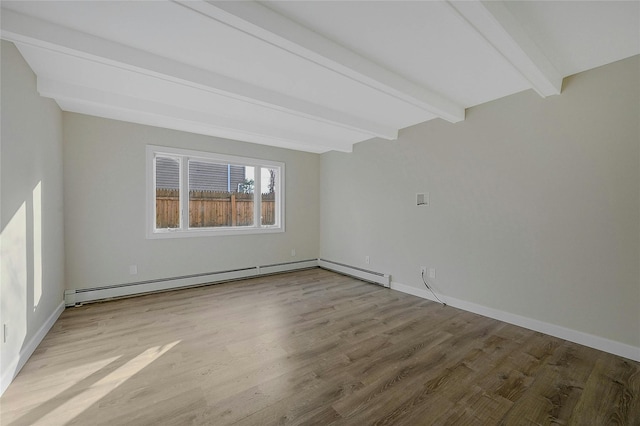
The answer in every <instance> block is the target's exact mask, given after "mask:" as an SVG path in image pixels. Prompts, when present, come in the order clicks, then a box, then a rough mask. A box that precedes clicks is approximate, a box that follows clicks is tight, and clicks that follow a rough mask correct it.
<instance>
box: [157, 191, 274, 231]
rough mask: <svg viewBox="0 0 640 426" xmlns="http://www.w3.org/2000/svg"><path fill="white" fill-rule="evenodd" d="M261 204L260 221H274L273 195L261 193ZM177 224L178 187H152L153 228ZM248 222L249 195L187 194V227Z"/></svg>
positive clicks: (268, 222)
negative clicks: (154, 218)
mask: <svg viewBox="0 0 640 426" xmlns="http://www.w3.org/2000/svg"><path fill="white" fill-rule="evenodd" d="M261 205H262V224H263V225H273V224H275V217H276V216H275V194H262V203H261ZM179 224H180V197H179V192H178V190H177V189H158V190H156V228H176V227H178V226H179ZM251 225H253V194H244V193H239V192H214V191H191V192H190V193H189V227H191V228H201V227H216V226H251Z"/></svg>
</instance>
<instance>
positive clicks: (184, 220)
mask: <svg viewBox="0 0 640 426" xmlns="http://www.w3.org/2000/svg"><path fill="white" fill-rule="evenodd" d="M180 229H181V230H183V231H184V230H187V229H189V157H186V156H183V157H180Z"/></svg>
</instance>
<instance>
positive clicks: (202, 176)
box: [156, 157, 245, 192]
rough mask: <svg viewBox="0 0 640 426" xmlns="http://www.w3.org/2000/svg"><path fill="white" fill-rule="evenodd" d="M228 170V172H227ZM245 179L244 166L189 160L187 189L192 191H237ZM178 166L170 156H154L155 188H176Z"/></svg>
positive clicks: (178, 182) (178, 181)
mask: <svg viewBox="0 0 640 426" xmlns="http://www.w3.org/2000/svg"><path fill="white" fill-rule="evenodd" d="M229 172H230V173H229ZM244 179H245V168H244V166H234V165H226V164H214V163H205V162H200V161H190V162H189V189H190V190H193V191H220V192H225V191H231V192H234V191H237V190H238V185H239V184H241V183H243V182H244ZM179 185H180V166H179V164H178V162H177V161H175V160H173V159H171V158H165V157H157V158H156V188H158V189H178V188H179Z"/></svg>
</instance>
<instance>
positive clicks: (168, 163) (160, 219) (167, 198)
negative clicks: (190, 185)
mask: <svg viewBox="0 0 640 426" xmlns="http://www.w3.org/2000/svg"><path fill="white" fill-rule="evenodd" d="M155 179H156V229H166V228H179V227H180V161H179V160H177V159H175V158H168V157H156V176H155Z"/></svg>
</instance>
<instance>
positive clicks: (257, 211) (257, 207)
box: [253, 166, 262, 228]
mask: <svg viewBox="0 0 640 426" xmlns="http://www.w3.org/2000/svg"><path fill="white" fill-rule="evenodd" d="M254 173H255V176H254V179H253V182H254V183H253V223H254V226H255V227H256V228H260V227H262V189H261V188H262V168H261V167H260V166H256V167H255V172H254Z"/></svg>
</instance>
